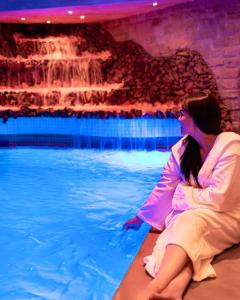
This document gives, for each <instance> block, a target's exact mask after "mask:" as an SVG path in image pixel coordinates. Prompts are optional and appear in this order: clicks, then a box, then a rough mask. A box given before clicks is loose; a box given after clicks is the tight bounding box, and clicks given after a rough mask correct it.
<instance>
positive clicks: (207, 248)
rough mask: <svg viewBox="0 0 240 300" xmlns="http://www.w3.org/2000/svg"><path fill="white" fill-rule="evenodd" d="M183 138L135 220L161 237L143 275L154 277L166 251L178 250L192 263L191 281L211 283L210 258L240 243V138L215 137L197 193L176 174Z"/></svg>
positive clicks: (202, 171)
mask: <svg viewBox="0 0 240 300" xmlns="http://www.w3.org/2000/svg"><path fill="white" fill-rule="evenodd" d="M183 141H184V138H182V139H181V140H180V141H179V142H178V143H177V144H175V145H174V146H173V147H172V153H171V156H170V158H169V161H168V162H167V164H166V165H165V167H164V168H163V172H162V175H161V178H160V181H159V182H158V183H157V185H156V187H155V188H154V189H153V191H152V193H151V194H150V196H149V198H148V199H147V201H146V203H145V204H144V206H143V207H142V208H141V209H140V210H139V212H138V214H137V215H138V216H139V217H140V218H141V219H142V220H144V221H145V222H147V223H149V224H150V225H152V226H153V227H155V228H157V229H160V230H163V229H164V231H163V232H162V233H161V234H160V236H159V238H158V240H157V242H156V245H155V247H154V249H153V253H152V255H150V256H148V257H146V258H145V263H146V266H145V267H146V270H147V271H148V273H149V274H150V275H151V276H153V277H155V276H156V275H157V273H158V270H159V266H160V264H161V260H162V258H163V255H164V251H165V247H166V246H167V245H168V244H176V245H179V246H181V247H182V248H183V249H184V250H185V251H186V252H187V254H188V256H189V257H190V259H191V261H192V263H193V269H194V274H193V279H194V280H196V281H200V280H203V279H205V278H207V277H215V276H216V274H215V271H214V269H213V267H212V266H211V261H212V259H213V257H214V256H215V255H217V254H219V253H221V252H222V251H223V250H224V249H226V248H228V247H230V246H232V245H233V244H236V243H239V242H240V135H238V134H236V133H233V132H223V133H221V134H219V135H218V136H217V138H216V141H215V143H214V145H213V148H212V149H211V151H210V152H209V154H208V156H207V158H206V160H205V162H204V163H203V166H202V168H201V169H200V171H199V174H198V181H199V184H200V185H201V188H199V187H197V186H196V185H195V183H194V181H193V180H191V181H192V184H191V185H189V184H188V183H187V182H186V181H185V179H184V176H183V175H182V174H181V172H180V157H181V155H182V153H183V151H184V147H185V146H184V143H183Z"/></svg>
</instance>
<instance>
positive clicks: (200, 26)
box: [103, 0, 240, 130]
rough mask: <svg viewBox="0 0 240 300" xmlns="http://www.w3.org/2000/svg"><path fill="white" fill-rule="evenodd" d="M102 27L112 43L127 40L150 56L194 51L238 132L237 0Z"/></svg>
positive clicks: (199, 2)
mask: <svg viewBox="0 0 240 300" xmlns="http://www.w3.org/2000/svg"><path fill="white" fill-rule="evenodd" d="M103 25H104V28H106V29H107V30H108V31H109V32H110V33H111V34H112V35H113V37H114V38H115V39H116V40H117V41H126V40H133V41H135V42H137V43H139V44H140V45H142V47H143V48H144V49H145V50H146V51H147V52H148V53H150V54H151V55H153V56H155V57H159V56H170V55H172V54H173V53H175V51H176V50H177V49H182V48H189V49H191V50H196V51H198V52H199V53H200V54H201V55H202V57H203V59H204V60H205V61H206V62H207V64H208V66H209V67H210V68H211V70H212V71H213V74H214V75H215V78H216V80H217V84H218V88H219V92H220V95H221V96H222V98H223V100H224V101H225V103H226V104H227V105H228V107H229V109H231V110H232V117H233V120H234V128H235V129H237V130H240V121H239V120H240V30H239V28H240V1H239V0H221V1H219V0H196V1H193V2H189V3H186V4H180V5H178V6H175V7H170V8H168V9H165V10H156V11H155V12H153V13H146V14H142V15H138V16H133V17H131V18H128V19H122V20H117V21H111V22H107V23H104V24H103Z"/></svg>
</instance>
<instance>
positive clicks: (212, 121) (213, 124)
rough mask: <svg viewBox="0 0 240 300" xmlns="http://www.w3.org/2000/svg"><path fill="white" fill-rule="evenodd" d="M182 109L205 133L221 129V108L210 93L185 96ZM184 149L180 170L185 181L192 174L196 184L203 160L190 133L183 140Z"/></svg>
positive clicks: (216, 132)
mask: <svg viewBox="0 0 240 300" xmlns="http://www.w3.org/2000/svg"><path fill="white" fill-rule="evenodd" d="M182 107H183V109H184V110H185V111H186V112H187V113H188V114H189V115H190V117H192V118H193V121H194V123H195V125H196V126H197V127H198V128H199V129H200V130H201V131H202V132H204V133H206V134H214V135H217V134H219V133H221V132H222V130H221V109H220V106H219V103H218V101H217V99H216V98H215V97H214V96H213V95H212V94H207V93H198V94H192V95H190V96H189V97H187V98H186V99H185V100H184V101H183V104H182ZM184 143H185V144H186V145H185V150H184V153H183V154H182V156H181V164H180V167H181V172H182V174H183V175H184V177H185V179H186V181H188V182H190V176H191V175H192V176H193V178H194V180H195V182H196V183H197V185H198V186H200V185H199V182H198V179H197V176H198V173H199V170H200V169H201V167H202V164H203V161H202V158H201V154H200V145H199V144H198V142H197V141H196V140H195V139H194V138H193V137H192V136H190V135H188V136H187V137H186V138H185V140H184Z"/></svg>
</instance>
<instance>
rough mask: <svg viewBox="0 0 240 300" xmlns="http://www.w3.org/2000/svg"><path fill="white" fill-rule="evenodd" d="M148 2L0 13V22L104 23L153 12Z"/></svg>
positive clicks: (167, 2)
mask: <svg viewBox="0 0 240 300" xmlns="http://www.w3.org/2000/svg"><path fill="white" fill-rule="evenodd" d="M193 1H194V0H162V1H161V7H160V6H159V9H160V8H161V9H164V8H166V7H169V6H174V5H177V4H180V3H186V2H193ZM155 9H156V7H153V5H151V2H150V1H149V0H135V1H132V2H127V3H126V2H124V1H122V2H120V3H114V4H113V3H112V4H99V5H82V6H75V7H74V13H72V14H68V13H67V12H68V11H73V7H55V8H47V9H46V8H44V9H28V10H15V11H14V10H12V11H0V22H3V23H17V22H21V20H20V19H21V17H22V16H25V17H26V20H27V22H28V23H45V22H46V20H47V19H51V21H52V23H79V21H80V20H79V16H87V22H89V23H91V22H104V21H108V20H113V19H121V18H126V17H129V16H133V15H138V14H143V13H147V12H150V11H153V10H155Z"/></svg>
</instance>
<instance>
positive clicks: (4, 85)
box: [0, 34, 122, 107]
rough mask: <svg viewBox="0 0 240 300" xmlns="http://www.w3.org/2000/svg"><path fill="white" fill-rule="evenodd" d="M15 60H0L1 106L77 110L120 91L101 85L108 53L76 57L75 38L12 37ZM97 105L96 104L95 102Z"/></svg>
mask: <svg viewBox="0 0 240 300" xmlns="http://www.w3.org/2000/svg"><path fill="white" fill-rule="evenodd" d="M14 40H15V43H16V49H17V53H18V55H17V57H16V58H7V57H4V56H1V57H0V66H1V69H2V72H1V76H0V105H1V106H10V107H12V106H16V107H18V106H21V105H23V104H26V105H32V106H60V107H65V106H77V105H83V104H86V103H88V104H97V103H91V99H101V98H102V97H104V95H105V93H109V92H111V91H112V90H115V89H119V88H121V87H122V83H119V84H107V83H105V82H103V79H102V73H101V62H102V61H104V60H107V59H108V58H109V57H110V56H111V53H110V52H109V51H102V52H98V53H94V54H93V53H89V52H88V51H84V52H82V53H81V55H79V50H78V48H79V47H80V46H81V44H82V43H84V40H83V39H82V38H81V37H77V36H63V35H60V36H48V37H46V38H30V37H25V36H23V35H22V34H14ZM96 101H97V100H96Z"/></svg>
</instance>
